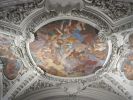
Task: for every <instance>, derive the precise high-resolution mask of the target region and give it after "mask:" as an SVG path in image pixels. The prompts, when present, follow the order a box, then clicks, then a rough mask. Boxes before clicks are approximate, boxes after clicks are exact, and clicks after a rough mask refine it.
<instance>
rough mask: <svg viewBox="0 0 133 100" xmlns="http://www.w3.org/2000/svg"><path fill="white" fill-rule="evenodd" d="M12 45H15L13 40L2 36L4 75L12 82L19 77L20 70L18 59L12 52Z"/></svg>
mask: <svg viewBox="0 0 133 100" xmlns="http://www.w3.org/2000/svg"><path fill="white" fill-rule="evenodd" d="M11 43H13V38H11V37H8V36H6V35H0V59H1V61H2V63H3V73H4V75H5V76H6V77H7V78H8V79H10V80H12V79H15V78H16V77H17V75H18V71H19V69H20V65H19V62H18V61H17V57H16V56H15V55H14V54H13V52H12V49H11V46H12V44H11Z"/></svg>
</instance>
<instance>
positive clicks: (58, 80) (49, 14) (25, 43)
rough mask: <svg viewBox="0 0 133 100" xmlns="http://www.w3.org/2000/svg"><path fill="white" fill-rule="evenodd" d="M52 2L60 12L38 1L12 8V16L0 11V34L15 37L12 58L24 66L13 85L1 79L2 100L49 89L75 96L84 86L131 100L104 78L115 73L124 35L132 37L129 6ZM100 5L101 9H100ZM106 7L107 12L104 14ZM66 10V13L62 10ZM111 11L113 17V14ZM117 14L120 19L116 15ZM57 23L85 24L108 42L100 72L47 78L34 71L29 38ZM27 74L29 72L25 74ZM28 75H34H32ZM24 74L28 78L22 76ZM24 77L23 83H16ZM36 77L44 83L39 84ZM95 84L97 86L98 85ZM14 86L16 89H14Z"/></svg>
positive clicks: (84, 1) (44, 0)
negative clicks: (72, 88)
mask: <svg viewBox="0 0 133 100" xmlns="http://www.w3.org/2000/svg"><path fill="white" fill-rule="evenodd" d="M37 1H38V0H37ZM54 1H56V3H57V4H59V7H61V8H62V9H61V10H60V9H59V7H57V5H55V4H54V3H53V2H52V0H49V1H48V0H40V1H38V2H36V3H35V2H32V3H30V4H22V5H18V6H14V7H13V8H12V9H11V11H12V10H14V12H12V13H11V11H10V10H8V9H9V8H7V12H1V11H0V19H1V18H2V19H1V21H0V32H1V33H2V34H6V35H8V36H13V37H15V38H14V43H13V50H14V53H15V55H17V57H19V58H20V59H21V60H22V62H23V64H24V69H22V70H21V71H22V72H20V76H21V75H22V77H17V78H16V79H15V80H13V81H10V80H6V79H5V78H3V85H4V90H5V91H4V99H7V98H10V99H13V100H14V98H16V97H17V96H20V95H21V93H22V94H23V93H27V92H31V91H33V90H39V89H41V88H47V87H52V86H56V87H59V88H61V89H63V91H65V93H67V94H69V95H75V94H77V93H79V92H80V91H84V90H86V87H87V86H88V87H95V88H102V89H105V90H107V91H110V92H112V93H115V94H117V95H121V93H123V94H124V95H125V96H126V97H127V98H128V99H129V100H131V99H132V96H131V95H130V93H129V92H128V90H126V89H125V88H124V86H121V85H120V84H119V83H116V82H117V81H116V80H114V79H112V78H111V77H110V76H108V74H107V73H108V72H110V71H112V70H114V69H116V67H117V64H118V61H119V59H120V57H122V56H123V55H124V54H125V52H126V50H127V48H126V46H125V42H126V41H127V38H125V37H128V36H127V35H128V34H131V33H132V29H131V30H130V28H133V21H130V20H132V19H133V16H132V11H131V12H129V11H128V10H130V9H131V8H130V7H129V8H127V5H128V6H132V4H130V3H125V4H124V3H123V2H122V3H120V4H118V5H117V4H115V7H114V8H110V7H112V6H111V5H113V4H114V2H113V1H112V0H109V2H110V4H109V3H107V2H106V1H105V0H101V1H99V0H96V1H95V2H93V1H92V0H77V1H72V0H66V1H65V2H66V3H65V4H63V3H62V2H60V1H62V0H54ZM104 2H105V5H103V3H104ZM69 4H70V6H69ZM107 5H108V7H109V8H108V9H106V10H105V8H107ZM51 6H52V7H53V8H52V7H51ZM121 6H122V7H123V8H122V10H120V8H121ZM68 7H69V9H67V10H66V8H68ZM25 9H26V10H25ZM98 9H99V10H100V11H99V10H98ZM114 10H115V13H114V12H113V11H114ZM5 11H6V10H5ZM106 11H109V12H106ZM117 11H118V13H120V15H118V14H117ZM123 11H124V12H125V11H127V12H128V13H126V14H125V15H124V14H123V13H124V12H123ZM17 13H18V14H17ZM8 14H9V15H10V16H8V17H7V15H8ZM16 14H17V16H16ZM109 14H111V15H109ZM114 14H115V15H114ZM1 15H2V17H1ZM5 15H6V16H5ZM116 15H118V16H116ZM13 16H15V17H13ZM112 16H114V17H112ZM128 16H129V17H128ZM124 17H126V18H124ZM61 19H76V20H79V21H82V22H87V24H89V25H91V26H93V27H95V28H96V29H98V30H99V31H100V32H99V37H100V38H102V40H104V41H106V42H108V45H109V47H110V51H109V55H108V59H107V61H106V63H105V65H104V67H103V68H102V69H100V70H99V71H97V72H96V73H94V74H93V75H90V76H85V77H76V78H62V77H57V76H53V75H49V74H48V73H46V72H44V71H42V70H41V69H40V68H39V67H37V65H36V63H35V62H34V60H33V58H32V56H31V53H30V50H29V43H30V42H32V41H33V40H34V35H33V34H34V33H35V32H36V31H37V30H38V29H39V28H41V27H42V26H43V25H46V24H48V23H50V22H52V21H55V20H61ZM129 21H130V22H129ZM127 29H129V30H127ZM123 30H124V31H123ZM123 40H124V41H123ZM30 70H31V72H29V71H30ZM32 71H33V72H34V73H32ZM27 74H28V75H29V76H26V75H27ZM24 76H25V80H22V81H20V80H21V79H23V77H24ZM38 76H39V77H41V78H42V79H44V80H43V81H42V80H40V78H38ZM102 77H105V78H107V79H108V80H110V81H111V83H112V84H113V85H112V84H107V83H106V82H104V81H101V78H102ZM31 81H32V83H33V86H32V84H31ZM98 81H101V82H99V83H98ZM5 83H6V84H5ZM18 83H19V85H17V87H15V85H16V84H18ZM94 83H96V85H97V84H99V85H98V87H96V85H94V86H93V85H92V84H94ZM67 84H72V86H76V87H75V88H74V90H71V87H68V86H67ZM6 86H7V87H6ZM12 86H13V87H12ZM112 86H116V87H117V88H118V90H120V91H121V93H120V94H119V93H116V91H115V90H114V88H112ZM10 87H11V88H10ZM20 91H21V92H20ZM19 92H20V93H19Z"/></svg>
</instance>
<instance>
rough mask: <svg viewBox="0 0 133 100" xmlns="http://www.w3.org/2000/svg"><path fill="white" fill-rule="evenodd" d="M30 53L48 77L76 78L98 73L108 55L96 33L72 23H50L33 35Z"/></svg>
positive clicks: (91, 29) (66, 21)
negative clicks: (49, 75) (50, 75)
mask: <svg viewBox="0 0 133 100" xmlns="http://www.w3.org/2000/svg"><path fill="white" fill-rule="evenodd" d="M30 50H31V54H32V56H33V59H34V60H35V62H36V64H37V66H39V67H40V68H41V69H43V70H44V71H46V72H47V73H49V74H52V75H56V76H61V77H79V76H86V75H90V74H92V73H94V72H95V71H97V70H98V69H100V68H101V67H102V66H103V64H104V62H105V60H106V57H107V54H108V44H107V43H104V42H103V41H102V40H101V39H100V38H99V37H98V30H96V29H95V28H93V27H91V26H90V25H88V24H86V23H83V22H80V21H76V20H58V21H54V22H51V23H49V24H47V25H45V26H43V27H42V28H40V29H39V30H38V31H37V32H36V33H35V40H34V41H33V42H32V43H30Z"/></svg>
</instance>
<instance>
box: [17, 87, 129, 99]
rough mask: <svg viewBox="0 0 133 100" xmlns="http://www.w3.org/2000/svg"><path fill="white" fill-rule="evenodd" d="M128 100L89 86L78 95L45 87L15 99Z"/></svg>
mask: <svg viewBox="0 0 133 100" xmlns="http://www.w3.org/2000/svg"><path fill="white" fill-rule="evenodd" d="M56 99H57V100H60V99H61V100H62V99H63V100H66V99H67V100H71V99H74V100H107V99H108V100H127V98H125V97H122V96H118V95H115V94H113V93H110V92H108V91H106V90H103V89H96V88H88V89H87V90H85V91H82V92H80V93H78V94H77V95H75V94H73V95H69V94H66V93H65V92H64V90H63V89H60V88H55V87H53V88H45V89H41V90H36V91H32V92H31V93H28V94H25V95H21V96H20V97H18V98H16V99H15V100H56Z"/></svg>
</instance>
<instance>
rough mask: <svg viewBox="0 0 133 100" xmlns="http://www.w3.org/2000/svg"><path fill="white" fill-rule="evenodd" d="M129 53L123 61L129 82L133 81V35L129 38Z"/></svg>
mask: <svg viewBox="0 0 133 100" xmlns="http://www.w3.org/2000/svg"><path fill="white" fill-rule="evenodd" d="M128 43H129V46H128V49H129V51H128V53H127V54H126V56H125V58H124V61H123V66H122V68H123V72H124V74H125V76H126V78H127V79H128V80H133V34H132V35H130V36H129V40H128Z"/></svg>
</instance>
